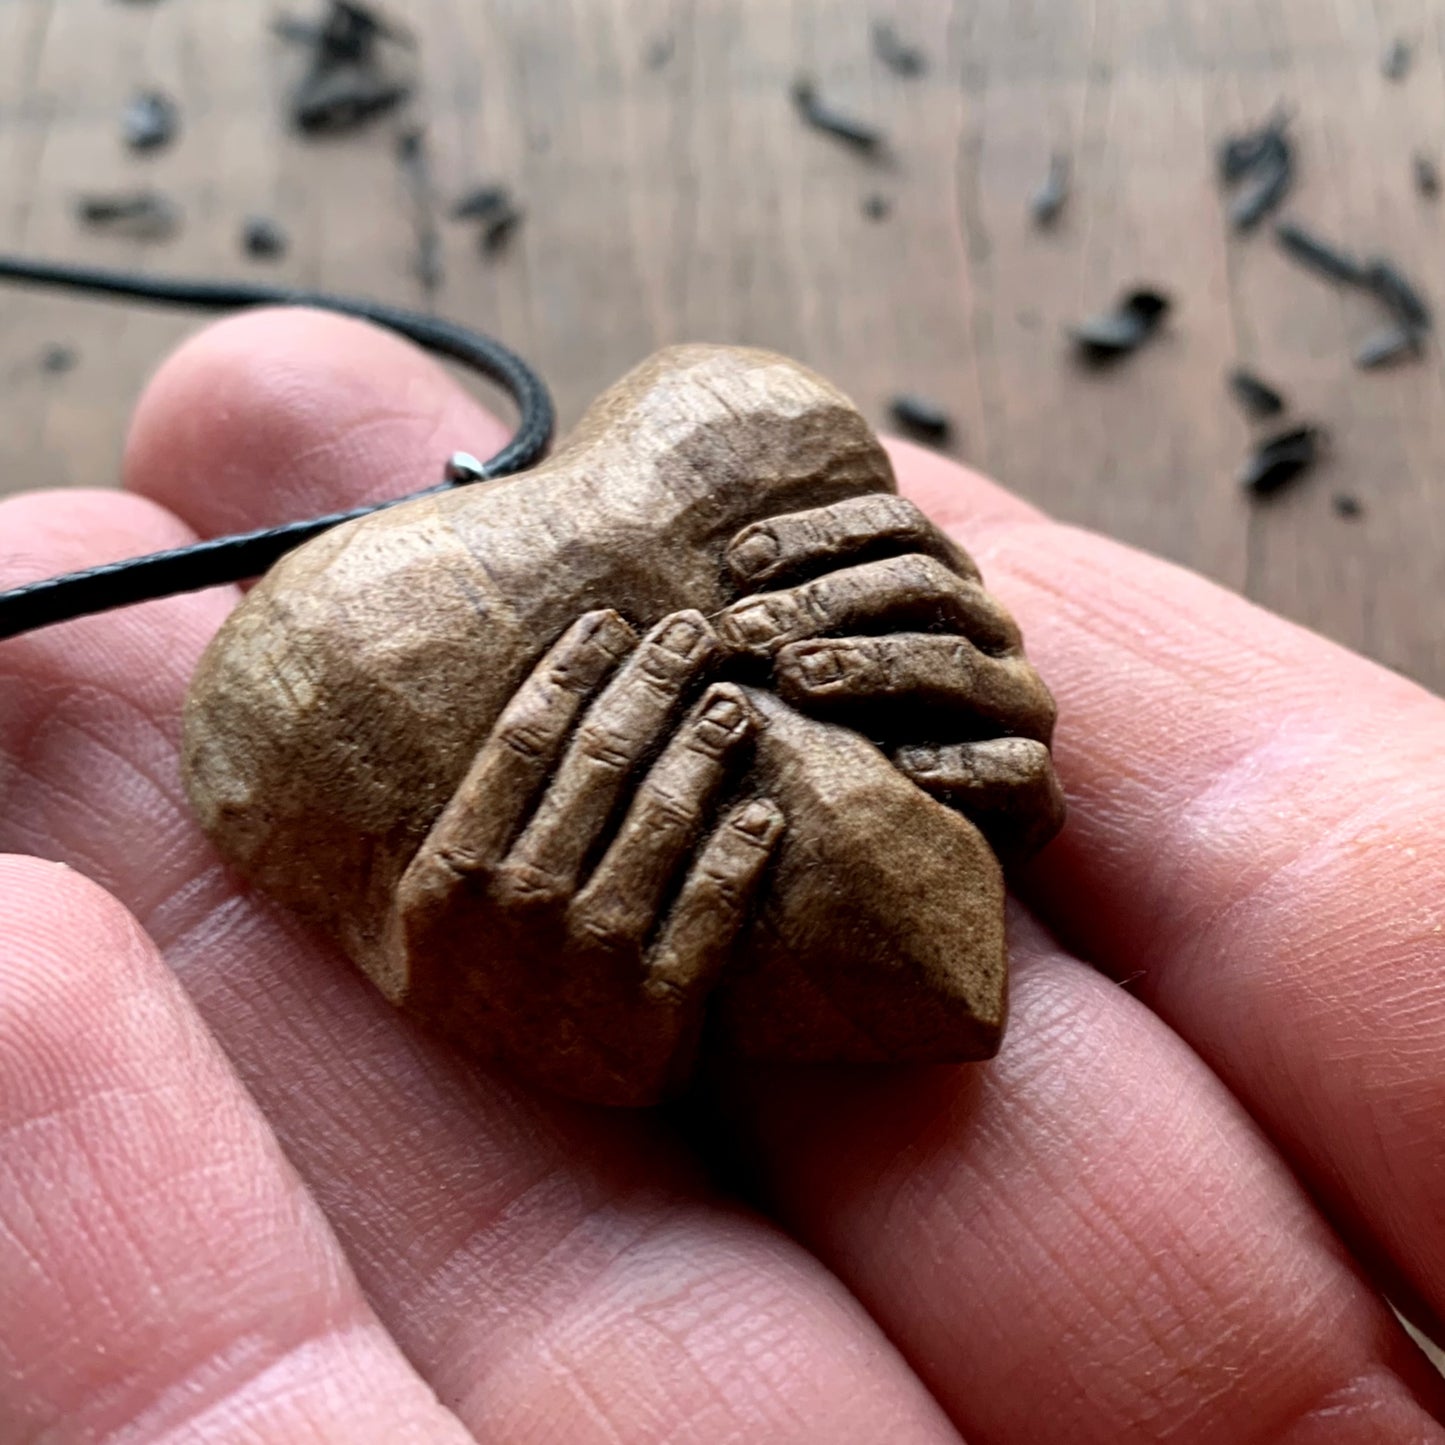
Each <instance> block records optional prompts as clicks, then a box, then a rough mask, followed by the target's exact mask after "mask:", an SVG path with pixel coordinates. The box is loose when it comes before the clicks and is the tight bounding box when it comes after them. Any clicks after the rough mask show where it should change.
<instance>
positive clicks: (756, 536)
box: [728, 527, 782, 577]
mask: <svg viewBox="0 0 1445 1445" xmlns="http://www.w3.org/2000/svg"><path fill="white" fill-rule="evenodd" d="M781 550H782V549H781V548H780V546H779V545H778V539H777V538H776V537H775V536H774V535H773V534H772V532H770V531H769V530H768V529H767V528H766V527H758V528H755V529H754V530H752V531H749V532H746V533H744V534H743V537H742V539H741V540H740V541H739V542H737V543H736V544H735V545H734V546H733V547H732V548H731V549H730V551H729V553H728V562H729V563H730V564H731V566H732V569H733V571H734V572H735V573H736V574H737V575H738V576H739V577H752V576H753V575H755V574H756V573H758V572H763V571H765V570H766V569H767V568H769V567H771V566H772V564H773V563H774V562H776V561H777V560H778V553H779V552H780V551H781Z"/></svg>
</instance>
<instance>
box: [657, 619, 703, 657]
mask: <svg viewBox="0 0 1445 1445" xmlns="http://www.w3.org/2000/svg"><path fill="white" fill-rule="evenodd" d="M707 636H708V632H707V623H705V622H704V621H703V619H702V614H701V613H698V612H681V613H679V614H678V615H677V616H676V617H674V618H673V619H672V620H671V621H670V622H668V623H667V625H666V626H665V627H664V628H663V629H662V631H661V632H659V633H658V634H657V636H656V637H654V638H653V644H654V645H655V646H657V647H660V648H661V649H662V650H663V651H664V652H671V653H673V654H674V655H675V656H677V657H680V658H682V659H683V660H684V661H686V660H688V659H690V658H692V657H693V656H694V655H695V654H696V653H697V652H698V651H700V649H701V645H702V644H703V643H705V642H706V641H707Z"/></svg>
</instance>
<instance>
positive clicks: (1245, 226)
mask: <svg viewBox="0 0 1445 1445" xmlns="http://www.w3.org/2000/svg"><path fill="white" fill-rule="evenodd" d="M1287 126H1288V121H1287V118H1286V117H1285V116H1284V114H1283V113H1276V114H1275V115H1274V116H1272V117H1271V118H1270V119H1269V120H1267V121H1266V122H1265V123H1264V124H1263V125H1262V126H1259V127H1257V128H1256V129H1254V130H1250V131H1244V132H1242V133H1241V134H1239V135H1233V136H1226V137H1225V138H1224V140H1222V141H1221V142H1220V144H1219V148H1218V151H1217V153H1216V154H1217V160H1218V165H1219V175H1220V179H1221V180H1222V181H1223V182H1224V184H1225V185H1226V186H1237V187H1238V191H1237V193H1236V195H1235V197H1234V199H1233V201H1231V203H1230V206H1229V221H1230V224H1231V225H1232V226H1233V227H1234V228H1235V229H1236V230H1239V231H1247V230H1249V229H1250V228H1251V227H1252V226H1257V225H1258V224H1259V222H1260V221H1262V220H1263V219H1264V218H1265V216H1267V215H1268V214H1269V213H1270V212H1271V211H1273V210H1274V209H1275V208H1276V207H1277V206H1278V205H1279V203H1280V202H1281V201H1282V200H1283V199H1284V198H1285V196H1286V195H1287V194H1288V192H1289V189H1290V186H1291V185H1292V184H1293V183H1294V147H1293V146H1292V145H1291V144H1290V139H1289V134H1288V130H1287Z"/></svg>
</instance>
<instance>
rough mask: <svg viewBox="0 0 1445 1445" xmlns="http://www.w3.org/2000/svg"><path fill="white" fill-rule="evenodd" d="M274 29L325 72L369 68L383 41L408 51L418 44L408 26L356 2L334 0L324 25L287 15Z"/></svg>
mask: <svg viewBox="0 0 1445 1445" xmlns="http://www.w3.org/2000/svg"><path fill="white" fill-rule="evenodd" d="M274 29H275V31H276V33H277V34H278V35H279V36H281V38H282V39H283V40H288V41H290V42H292V43H293V44H296V45H303V46H306V47H307V48H308V49H309V50H310V51H311V52H312V56H311V59H312V64H313V65H316V66H320V67H323V68H327V67H331V66H337V65H369V64H370V63H371V62H372V60H373V59H374V58H375V56H376V52H377V47H378V42H380V41H383V40H387V41H391V42H393V43H395V44H398V45H403V46H406V47H408V48H411V47H412V46H414V45H415V43H416V42H415V39H414V37H413V36H412V34H411V32H410V31H409V30H407V29H406V28H405V27H404V26H402V25H399V24H398V23H397V22H396V21H394V20H391V19H389V18H388V17H386V16H384V15H382V14H381V13H380V11H377V10H373V9H371V8H370V7H369V6H366V5H361V4H357V3H355V0H331V3H330V5H329V6H328V8H327V12H326V14H325V16H324V17H323V18H322V19H321V20H320V21H307V20H297V19H294V18H293V17H291V16H286V15H283V16H282V17H281V18H280V19H278V20H277V21H276V22H275V25H274Z"/></svg>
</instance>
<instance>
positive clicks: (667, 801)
mask: <svg viewBox="0 0 1445 1445" xmlns="http://www.w3.org/2000/svg"><path fill="white" fill-rule="evenodd" d="M639 802H640V804H641V806H640V808H639V810H638V816H637V824H638V828H639V830H640V831H642V832H644V833H646V834H650V835H652V836H654V837H656V836H663V835H666V836H671V835H673V834H676V833H685V832H687V831H688V830H689V829H691V828H692V827H694V826H695V825H696V823H697V818H698V809H697V806H696V804H695V803H693V802H692V801H691V800H690V799H688V798H685V797H682V796H680V795H679V794H677V793H675V792H673V791H672V790H671V789H667V788H663V787H660V786H657V785H653V784H649V785H648V786H646V787H645V788H644V789H643V794H642V797H641V799H640V800H639Z"/></svg>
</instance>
